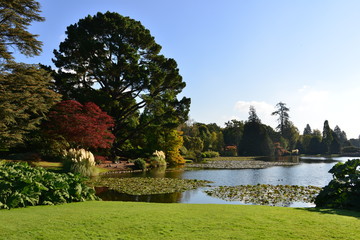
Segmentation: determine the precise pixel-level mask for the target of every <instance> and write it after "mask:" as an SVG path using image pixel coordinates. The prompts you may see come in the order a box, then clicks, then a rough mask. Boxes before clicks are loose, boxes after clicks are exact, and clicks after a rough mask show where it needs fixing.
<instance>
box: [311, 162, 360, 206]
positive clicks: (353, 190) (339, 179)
mask: <svg viewBox="0 0 360 240" xmlns="http://www.w3.org/2000/svg"><path fill="white" fill-rule="evenodd" d="M329 173H332V174H333V180H331V181H330V183H329V184H328V185H327V186H325V187H324V188H323V189H322V190H321V192H320V194H319V195H318V196H317V198H316V200H315V204H316V207H330V208H343V209H357V210H360V159H352V160H348V161H346V162H345V163H337V164H336V165H335V166H334V167H333V168H331V169H330V171H329Z"/></svg>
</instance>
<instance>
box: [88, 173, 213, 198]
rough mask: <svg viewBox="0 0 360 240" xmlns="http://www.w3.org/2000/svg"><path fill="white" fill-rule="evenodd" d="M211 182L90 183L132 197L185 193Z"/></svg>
mask: <svg viewBox="0 0 360 240" xmlns="http://www.w3.org/2000/svg"><path fill="white" fill-rule="evenodd" d="M209 183H211V182H209V181H204V180H196V179H173V178H141V177H135V178H98V179H96V180H93V181H91V182H90V184H91V185H92V186H95V187H108V188H109V189H111V190H115V191H118V192H120V193H126V194H130V195H149V194H163V193H174V192H184V191H187V190H192V189H196V188H198V187H205V186H207V185H208V184H209Z"/></svg>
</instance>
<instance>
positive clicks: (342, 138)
mask: <svg viewBox="0 0 360 240" xmlns="http://www.w3.org/2000/svg"><path fill="white" fill-rule="evenodd" d="M334 133H335V135H336V137H337V139H338V141H339V143H340V144H341V145H344V144H345V142H347V140H348V139H347V136H346V133H345V132H344V131H341V129H340V127H339V126H338V125H336V126H335V128H334Z"/></svg>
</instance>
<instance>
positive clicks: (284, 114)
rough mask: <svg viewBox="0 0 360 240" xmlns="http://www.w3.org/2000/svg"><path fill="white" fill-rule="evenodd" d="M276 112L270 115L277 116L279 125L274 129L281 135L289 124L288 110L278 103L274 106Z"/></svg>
mask: <svg viewBox="0 0 360 240" xmlns="http://www.w3.org/2000/svg"><path fill="white" fill-rule="evenodd" d="M276 108H277V110H276V111H274V112H273V113H272V114H271V115H273V116H274V115H277V116H278V122H279V125H278V126H277V127H276V129H277V130H278V131H279V132H280V133H281V135H283V134H284V132H285V128H286V127H287V125H288V124H289V118H290V117H289V113H288V112H289V111H290V109H289V108H287V107H286V104H285V103H283V102H279V103H278V104H276Z"/></svg>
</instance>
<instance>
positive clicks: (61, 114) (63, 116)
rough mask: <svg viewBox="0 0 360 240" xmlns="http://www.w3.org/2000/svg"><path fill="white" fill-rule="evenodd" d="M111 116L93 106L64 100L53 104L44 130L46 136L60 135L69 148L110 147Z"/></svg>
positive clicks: (111, 140) (112, 136) (112, 124)
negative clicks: (68, 144)
mask: <svg viewBox="0 0 360 240" xmlns="http://www.w3.org/2000/svg"><path fill="white" fill-rule="evenodd" d="M113 126H114V120H113V118H112V117H110V116H109V115H107V113H106V112H103V111H102V110H101V109H100V108H99V107H98V106H97V105H96V104H94V103H91V102H88V103H85V104H84V105H82V104H81V103H79V102H77V101H74V100H68V101H62V102H60V103H58V104H56V105H55V106H54V107H53V109H52V111H50V113H49V116H48V122H47V123H46V124H45V129H46V131H47V133H48V134H50V136H51V135H55V136H56V135H60V136H62V137H63V138H64V139H65V140H66V141H67V142H68V143H70V144H71V145H72V146H73V147H83V148H87V149H88V148H93V149H97V148H110V147H111V144H112V142H113V141H114V138H115V137H114V135H113V134H112V133H111V132H110V130H109V129H110V128H111V127H113Z"/></svg>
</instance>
